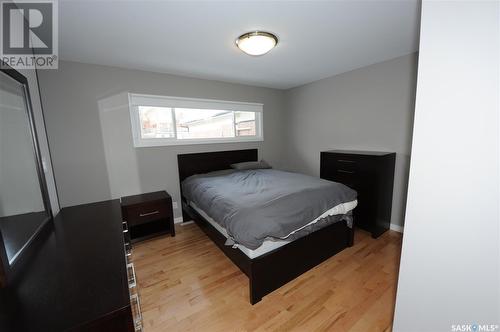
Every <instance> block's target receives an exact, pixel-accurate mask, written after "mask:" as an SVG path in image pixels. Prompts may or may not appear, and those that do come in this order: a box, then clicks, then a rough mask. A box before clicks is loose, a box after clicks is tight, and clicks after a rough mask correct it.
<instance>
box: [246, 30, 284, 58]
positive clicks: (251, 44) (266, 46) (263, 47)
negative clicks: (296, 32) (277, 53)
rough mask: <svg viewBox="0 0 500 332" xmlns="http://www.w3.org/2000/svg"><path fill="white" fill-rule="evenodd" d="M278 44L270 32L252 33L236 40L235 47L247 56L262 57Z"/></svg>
mask: <svg viewBox="0 0 500 332" xmlns="http://www.w3.org/2000/svg"><path fill="white" fill-rule="evenodd" d="M277 44H278V37H276V36H275V35H273V34H272V33H270V32H265V31H253V32H248V33H245V34H243V35H241V36H239V37H238V39H236V46H238V48H239V49H240V50H242V51H243V52H245V53H246V54H248V55H254V56H258V55H264V54H266V53H267V52H269V51H270V50H272V49H273V48H274V47H276V45H277Z"/></svg>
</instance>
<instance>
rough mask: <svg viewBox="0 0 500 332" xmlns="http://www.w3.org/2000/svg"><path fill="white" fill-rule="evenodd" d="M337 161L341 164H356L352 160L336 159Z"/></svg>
mask: <svg viewBox="0 0 500 332" xmlns="http://www.w3.org/2000/svg"><path fill="white" fill-rule="evenodd" d="M337 161H338V162H341V163H351V164H355V163H356V162H355V161H354V160H347V159H337Z"/></svg>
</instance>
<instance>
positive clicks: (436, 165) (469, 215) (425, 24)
mask: <svg viewBox="0 0 500 332" xmlns="http://www.w3.org/2000/svg"><path fill="white" fill-rule="evenodd" d="M499 15H500V3H499V2H497V1H428V0H424V1H423V3H422V20H421V27H422V30H421V34H420V59H419V70H418V83H417V99H416V108H415V127H414V133H413V146H412V160H411V168H410V180H409V186H408V187H409V190H408V205H407V211H406V225H405V233H404V237H403V249H402V255H401V265H400V271H399V282H398V290H397V299H396V312H395V316H394V327H393V330H394V331H395V332H400V331H401V332H413V331H414V332H424V331H433V332H434V331H435V332H438V331H443V332H444V331H459V330H460V331H465V330H467V331H499V330H500V329H499V327H498V325H500V227H499V226H500V222H499V219H500V215H499V214H500V210H499V204H500V203H499V202H500V191H499V183H500V178H499V174H500V168H499V165H500V164H499V161H500V156H499V154H500V143H499V129H500V128H499V127H500V122H499V120H500V117H499V109H500V100H499V99H498V92H499V91H500V75H499V73H500V62H499V59H500V20H499ZM443 22H446V24H443ZM472 324H477V326H476V327H475V328H474V327H472ZM453 325H455V327H453ZM457 325H465V327H463V328H461V329H457V327H456V326H457ZM485 325H493V326H495V325H496V328H494V327H491V326H489V327H486V326H485Z"/></svg>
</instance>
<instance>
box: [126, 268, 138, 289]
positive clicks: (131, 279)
mask: <svg viewBox="0 0 500 332" xmlns="http://www.w3.org/2000/svg"><path fill="white" fill-rule="evenodd" d="M127 269H130V270H131V272H130V275H128V288H134V287H135V286H137V281H136V277H135V268H134V263H129V264H127Z"/></svg>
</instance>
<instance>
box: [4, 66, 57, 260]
mask: <svg viewBox="0 0 500 332" xmlns="http://www.w3.org/2000/svg"><path fill="white" fill-rule="evenodd" d="M49 206H50V204H49V202H48V195H47V189H46V184H45V177H44V175H43V171H42V163H41V158H40V153H39V150H38V141H37V139H36V130H35V126H34V119H33V113H32V110H31V101H30V96H29V90H28V84H27V80H26V78H25V77H24V76H23V75H21V74H20V73H19V72H17V71H15V70H13V69H10V68H9V69H6V68H5V66H3V67H2V69H1V72H0V235H1V239H0V244H2V243H3V248H0V250H2V251H3V252H2V256H3V257H2V258H3V259H2V260H7V261H8V265H9V266H10V265H13V264H14V263H15V262H16V260H17V259H18V257H19V256H20V254H21V253H22V252H23V250H24V249H25V248H27V247H28V246H29V244H30V242H31V241H33V239H34V238H35V237H36V235H37V234H38V232H40V230H41V229H42V226H43V225H44V224H45V223H46V222H47V221H48V220H50V219H51V218H52V215H51V212H50V208H49ZM3 265H4V267H5V266H6V265H7V264H6V262H3Z"/></svg>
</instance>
